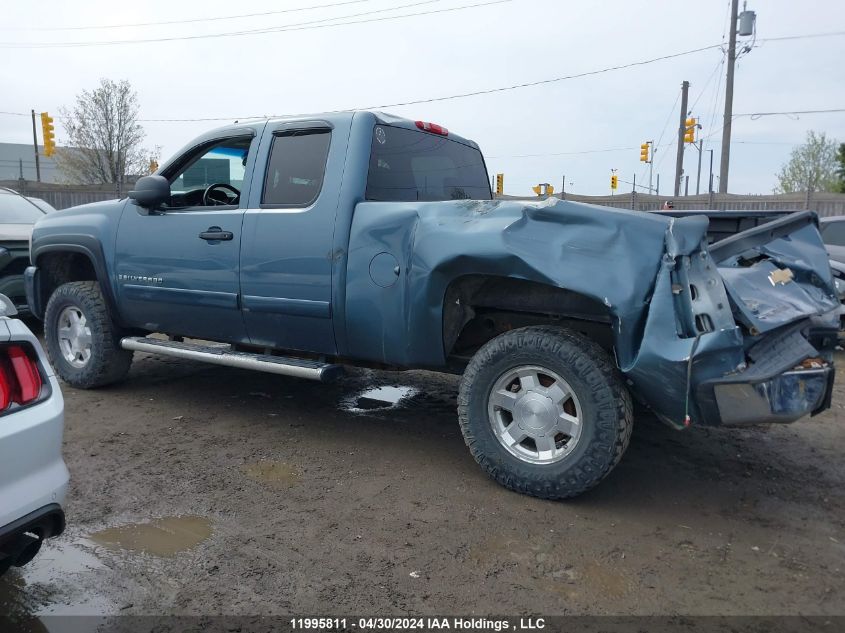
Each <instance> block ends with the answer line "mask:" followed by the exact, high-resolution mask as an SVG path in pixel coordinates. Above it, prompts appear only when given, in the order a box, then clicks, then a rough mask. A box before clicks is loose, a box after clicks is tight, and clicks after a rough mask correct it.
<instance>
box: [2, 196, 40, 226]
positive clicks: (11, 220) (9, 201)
mask: <svg viewBox="0 0 845 633" xmlns="http://www.w3.org/2000/svg"><path fill="white" fill-rule="evenodd" d="M41 217H44V212H43V211H41V209H39V208H38V207H37V206H35V205H34V204H32V203H31V202H30V201H29V200H27V199H26V198H24V197H23V196H19V195H18V194H16V193H7V192H3V191H0V223H2V224H34V223H35V221H36V220H38V218H41Z"/></svg>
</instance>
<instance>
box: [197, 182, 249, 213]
mask: <svg viewBox="0 0 845 633" xmlns="http://www.w3.org/2000/svg"><path fill="white" fill-rule="evenodd" d="M217 189H228V190H229V191H230V192H231V193H232V195H231V196H230V195H229V194H228V193H226V192H225V191H223V192H221V193H223V195H225V196H226V199H225V200H221V199H220V198H215V197H213V196H212V195H211V193H212V191H215V190H217ZM240 197H241V192H240V191H238V190H237V189H235V188H234V187H233V186H232V185H228V184H226V183H225V182H218V183H215V184H213V185H211V186H209V187H208V188H206V190H205V191H204V192H203V194H202V204H203V206H205V207H212V206H216V205H219V204H237V203H238V199H239V198H240Z"/></svg>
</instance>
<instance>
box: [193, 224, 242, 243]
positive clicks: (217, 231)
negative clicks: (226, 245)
mask: <svg viewBox="0 0 845 633" xmlns="http://www.w3.org/2000/svg"><path fill="white" fill-rule="evenodd" d="M234 237H235V234H234V233H232V232H231V231H224V230H223V229H221V228H220V227H219V226H210V227H208V230H207V231H203V232H202V233H200V235H199V238H200V239H201V240H208V241H209V242H217V241H228V240H231V239H233V238H234Z"/></svg>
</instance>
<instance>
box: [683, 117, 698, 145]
mask: <svg viewBox="0 0 845 633" xmlns="http://www.w3.org/2000/svg"><path fill="white" fill-rule="evenodd" d="M697 126H698V119H687V120H686V123H685V129H684V143H695V128H696V127H697Z"/></svg>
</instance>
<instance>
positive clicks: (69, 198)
mask: <svg viewBox="0 0 845 633" xmlns="http://www.w3.org/2000/svg"><path fill="white" fill-rule="evenodd" d="M0 186H4V187H10V188H12V189H15V190H16V191H19V192H20V193H22V194H24V195H27V196H33V197H35V198H41V199H43V200H46V201H47V202H49V203H50V204H51V205H53V206H54V207H56V208H57V209H65V208H67V207H72V206H75V205H77V204H85V203H87V202H97V201H99V200H112V199H114V198H117V197H118V191H117V187H116V185H56V184H48V183H42V182H33V181H32V180H6V181H0ZM130 188H131V185H129V184H126V185H124V186H123V195H126V191H127V190H128V189H130ZM501 197H502V198H503V199H509V200H538V199H541V198H527V197H522V196H501ZM566 199H567V200H573V201H575V202H587V203H589V204H598V205H602V206H606V207H618V208H622V209H634V210H637V211H654V210H656V209H659V208H661V206H662V205H663V203H664V202H666V200H668V199H669V198H666V197H663V196H661V197H658V196H653V195H647V194H643V193H636V194H635V193H631V192H628V193H620V194H617V195H615V196H581V195H578V194H571V193H567V194H566ZM672 201H673V202H674V204H675V208H676V209H684V210H686V209H721V210H735V211H749V210H756V209H759V210H763V211H766V210H784V209H786V210H790V209H791V210H795V211H799V210H802V209H810V210H812V211H815V212H816V213H818V214H819V215H820V216H829V215H845V193H813V194H810V195H807V194H806V193H785V194H780V195H760V196H755V195H736V194H732V193H727V194H724V193H714V194H710V195H708V194H706V193H705V194H701V195H698V196H679V197H677V198H672Z"/></svg>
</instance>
